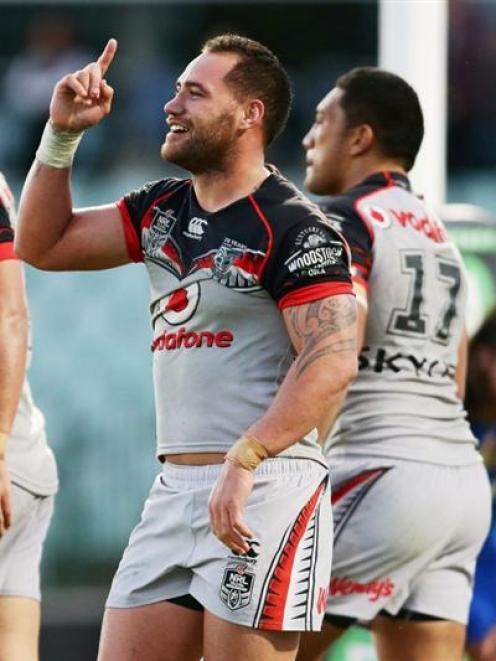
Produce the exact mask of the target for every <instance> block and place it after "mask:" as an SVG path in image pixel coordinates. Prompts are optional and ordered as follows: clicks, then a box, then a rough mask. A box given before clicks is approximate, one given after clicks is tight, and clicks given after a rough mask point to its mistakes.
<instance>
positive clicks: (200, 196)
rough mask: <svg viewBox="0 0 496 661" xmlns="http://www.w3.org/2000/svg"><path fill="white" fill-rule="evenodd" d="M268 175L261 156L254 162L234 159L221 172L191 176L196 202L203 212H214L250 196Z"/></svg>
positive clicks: (268, 172) (252, 160)
mask: <svg viewBox="0 0 496 661" xmlns="http://www.w3.org/2000/svg"><path fill="white" fill-rule="evenodd" d="M269 175H270V171H269V170H268V169H267V168H266V167H265V162H264V157H263V154H260V155H259V157H257V158H256V159H250V160H248V159H244V160H241V159H237V160H236V161H235V162H232V163H230V164H229V166H228V167H225V168H223V170H218V171H212V172H206V173H203V174H200V175H194V176H193V186H194V189H195V195H196V199H197V200H198V203H199V204H200V206H201V207H202V209H204V210H205V211H208V212H210V213H215V212H216V211H219V210H220V209H223V208H224V207H227V206H228V205H229V204H232V203H233V202H235V201H236V200H239V199H241V198H243V197H246V196H247V195H250V194H251V193H253V192H254V191H255V190H256V189H257V188H258V187H259V186H260V185H261V184H262V182H263V181H264V180H265V179H266V178H267V177H268V176H269Z"/></svg>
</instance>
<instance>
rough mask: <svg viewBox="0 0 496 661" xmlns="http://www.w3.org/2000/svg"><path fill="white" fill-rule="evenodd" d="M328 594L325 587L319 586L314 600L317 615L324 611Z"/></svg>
mask: <svg viewBox="0 0 496 661" xmlns="http://www.w3.org/2000/svg"><path fill="white" fill-rule="evenodd" d="M328 596H329V590H328V589H327V588H319V591H318V594H317V599H316V600H315V607H316V608H317V613H318V614H319V615H322V613H325V609H326V606H327V597H328Z"/></svg>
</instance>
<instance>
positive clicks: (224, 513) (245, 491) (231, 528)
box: [208, 461, 254, 554]
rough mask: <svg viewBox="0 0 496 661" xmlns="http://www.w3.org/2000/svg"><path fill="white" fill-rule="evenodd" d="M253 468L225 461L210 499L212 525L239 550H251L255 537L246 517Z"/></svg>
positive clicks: (215, 532) (237, 551) (223, 539)
mask: <svg viewBox="0 0 496 661" xmlns="http://www.w3.org/2000/svg"><path fill="white" fill-rule="evenodd" d="M253 480H254V477H253V472H252V471H250V470H247V469H246V468H243V467H242V466H238V465H237V464H233V463H232V462H230V461H225V462H224V465H223V467H222V471H221V473H220V475H219V477H218V478H217V482H216V483H215V485H214V488H213V489H212V492H211V494H210V498H209V500H208V511H209V513H210V525H211V526H212V531H213V533H214V535H215V536H216V537H218V539H220V541H221V542H222V543H223V544H225V545H226V546H227V547H228V548H230V549H231V550H232V551H234V552H235V553H238V554H241V553H246V552H247V551H249V550H250V547H249V545H248V544H247V542H246V539H251V538H252V537H254V535H253V533H252V531H251V530H250V529H249V528H248V526H247V525H246V523H245V522H244V519H243V509H244V506H245V504H246V501H247V500H248V497H249V495H250V493H251V491H252V489H253Z"/></svg>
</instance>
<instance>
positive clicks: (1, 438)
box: [0, 431, 9, 461]
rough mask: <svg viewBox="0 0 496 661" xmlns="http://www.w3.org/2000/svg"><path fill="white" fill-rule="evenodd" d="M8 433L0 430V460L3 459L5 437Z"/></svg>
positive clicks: (5, 447)
mask: <svg viewBox="0 0 496 661" xmlns="http://www.w3.org/2000/svg"><path fill="white" fill-rule="evenodd" d="M8 438H9V435H8V434H7V432H6V431H0V461H3V460H4V459H5V451H6V449H7V439H8Z"/></svg>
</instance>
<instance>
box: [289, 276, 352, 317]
mask: <svg viewBox="0 0 496 661" xmlns="http://www.w3.org/2000/svg"><path fill="white" fill-rule="evenodd" d="M338 294H352V295H353V296H354V295H355V292H354V291H353V286H352V285H351V284H350V283H349V282H320V283H319V284H316V285H308V287H302V288H301V289H297V290H296V291H292V292H290V293H289V294H286V295H285V296H283V297H282V298H281V299H280V300H279V302H278V303H277V307H278V308H279V310H284V308H289V307H291V306H292V305H305V303H312V302H313V301H318V300H319V299H320V298H327V297H328V296H337V295H338Z"/></svg>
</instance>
